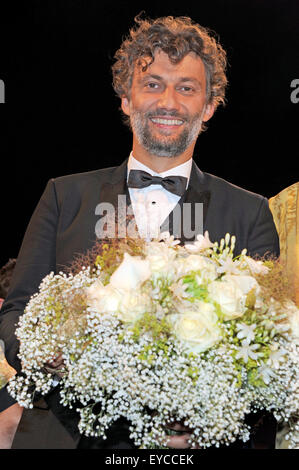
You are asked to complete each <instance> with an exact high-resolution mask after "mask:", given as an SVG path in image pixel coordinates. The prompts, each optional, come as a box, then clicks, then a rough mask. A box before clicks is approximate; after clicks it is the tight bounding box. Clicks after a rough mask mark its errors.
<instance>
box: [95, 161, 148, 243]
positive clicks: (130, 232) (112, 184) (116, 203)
mask: <svg viewBox="0 0 299 470" xmlns="http://www.w3.org/2000/svg"><path fill="white" fill-rule="evenodd" d="M127 163H128V159H126V160H125V161H124V162H123V163H122V164H121V165H120V166H118V167H116V168H115V169H114V171H113V173H112V176H110V179H109V181H106V182H104V183H103V184H102V185H101V189H100V196H99V200H100V201H101V202H102V203H103V202H104V204H105V205H106V207H107V209H108V210H109V209H110V211H111V212H110V214H111V215H110V219H109V218H108V217H107V216H106V222H107V223H108V224H109V223H111V227H113V229H115V233H114V236H115V237H117V236H118V235H119V236H120V237H125V236H135V237H136V236H137V237H138V236H139V235H138V230H137V225H136V221H135V217H134V213H133V210H132V204H131V198H130V194H129V190H128V186H127ZM103 207H104V206H103ZM104 233H105V231H104ZM98 238H103V237H99V236H98Z"/></svg>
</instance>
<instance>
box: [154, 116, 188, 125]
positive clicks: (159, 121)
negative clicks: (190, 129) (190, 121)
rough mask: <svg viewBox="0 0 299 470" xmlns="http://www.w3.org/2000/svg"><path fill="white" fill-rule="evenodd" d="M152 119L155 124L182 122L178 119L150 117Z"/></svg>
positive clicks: (179, 123)
mask: <svg viewBox="0 0 299 470" xmlns="http://www.w3.org/2000/svg"><path fill="white" fill-rule="evenodd" d="M152 121H153V122H156V123H157V124H166V125H168V126H180V125H181V124H182V123H183V121H180V120H178V119H161V118H152Z"/></svg>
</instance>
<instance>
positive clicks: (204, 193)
mask: <svg viewBox="0 0 299 470" xmlns="http://www.w3.org/2000/svg"><path fill="white" fill-rule="evenodd" d="M210 195H211V193H210V191H209V190H208V189H207V188H206V185H205V178H204V174H203V173H202V172H201V171H200V170H199V168H198V167H197V165H196V164H195V162H194V161H193V163H192V169H191V174H190V179H189V185H188V188H187V190H186V191H185V194H184V195H183V196H182V197H181V199H180V200H179V202H178V204H177V205H176V206H175V208H174V209H173V211H172V212H171V213H170V214H169V216H168V217H167V218H166V220H165V221H164V222H163V224H162V225H161V232H164V231H169V232H170V234H171V235H174V237H175V238H178V239H180V240H181V243H182V244H183V243H185V242H191V241H194V240H195V239H196V236H197V235H198V234H200V233H201V234H203V233H204V230H205V222H206V217H207V212H208V208H209V202H210Z"/></svg>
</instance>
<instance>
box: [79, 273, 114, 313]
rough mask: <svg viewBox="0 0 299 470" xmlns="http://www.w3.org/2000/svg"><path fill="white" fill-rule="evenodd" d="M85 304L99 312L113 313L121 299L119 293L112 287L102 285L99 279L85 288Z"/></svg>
mask: <svg viewBox="0 0 299 470" xmlns="http://www.w3.org/2000/svg"><path fill="white" fill-rule="evenodd" d="M85 291H86V295H87V304H88V305H89V306H90V307H92V308H93V309H94V310H96V311H97V312H99V313H115V312H116V311H117V310H118V308H119V305H120V303H121V301H122V295H121V293H120V292H119V291H118V290H117V289H115V288H114V287H112V286H110V285H109V284H108V285H107V286H104V285H103V284H102V283H101V282H100V281H96V282H94V283H93V284H92V285H91V286H90V287H87V288H86V290H85Z"/></svg>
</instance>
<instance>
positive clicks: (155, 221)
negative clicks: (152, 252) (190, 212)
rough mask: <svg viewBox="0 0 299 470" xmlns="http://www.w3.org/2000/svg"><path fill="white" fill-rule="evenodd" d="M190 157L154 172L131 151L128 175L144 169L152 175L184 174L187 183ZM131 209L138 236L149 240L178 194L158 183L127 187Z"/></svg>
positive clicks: (158, 228)
mask: <svg viewBox="0 0 299 470" xmlns="http://www.w3.org/2000/svg"><path fill="white" fill-rule="evenodd" d="M191 168H192V158H190V159H189V160H187V161H186V162H185V163H182V164H181V165H178V166H176V167H174V168H171V169H170V170H167V171H163V172H162V173H156V172H155V171H153V170H152V169H151V168H148V167H147V166H146V165H144V164H143V163H141V162H139V161H138V160H136V159H135V158H134V157H133V154H132V152H131V154H130V157H129V160H128V176H129V172H130V170H142V171H146V172H147V173H149V174H150V175H152V176H160V177H161V178H165V177H166V176H184V177H185V178H187V187H188V183H189V178H190V173H191ZM129 193H130V198H131V202H132V209H133V212H134V216H135V220H136V224H137V228H138V232H139V235H140V237H142V238H146V239H147V240H150V239H151V238H155V237H157V236H159V234H160V226H161V225H162V223H163V222H164V221H165V219H166V218H167V217H168V215H169V214H170V213H171V211H172V210H173V209H174V207H175V206H176V205H177V203H178V201H179V200H180V196H177V195H176V194H173V193H171V192H169V191H167V189H165V188H163V186H161V185H160V184H152V185H150V186H147V187H146V188H129Z"/></svg>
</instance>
